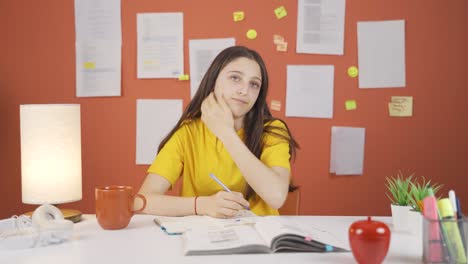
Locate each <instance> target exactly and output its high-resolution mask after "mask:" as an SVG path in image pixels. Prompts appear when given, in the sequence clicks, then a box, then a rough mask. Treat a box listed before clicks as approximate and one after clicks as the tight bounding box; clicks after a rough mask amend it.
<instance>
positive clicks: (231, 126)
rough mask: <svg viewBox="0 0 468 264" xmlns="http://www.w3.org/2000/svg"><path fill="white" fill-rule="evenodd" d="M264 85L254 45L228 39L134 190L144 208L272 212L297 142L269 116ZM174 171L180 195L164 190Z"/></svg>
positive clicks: (176, 212) (286, 183)
mask: <svg viewBox="0 0 468 264" xmlns="http://www.w3.org/2000/svg"><path fill="white" fill-rule="evenodd" d="M267 92H268V74H267V70H266V67H265V63H264V62H263V59H262V58H261V57H260V55H259V54H258V53H257V52H255V51H253V50H250V49H248V48H246V47H241V46H233V47H230V48H227V49H225V50H223V51H222V52H221V53H220V54H218V56H217V57H216V58H215V59H214V61H213V62H212V64H211V66H210V67H209V69H208V70H207V72H206V74H205V76H204V77H203V79H202V81H201V83H200V86H199V89H198V91H197V93H196V94H195V96H194V97H193V99H192V101H191V102H190V104H189V105H188V106H187V108H186V109H185V111H184V113H183V114H182V117H181V118H180V120H179V122H178V123H177V125H176V126H175V127H174V128H173V129H172V131H171V132H170V133H169V134H168V136H167V137H166V138H165V139H164V140H163V141H162V142H161V144H160V145H159V150H158V154H157V156H156V159H155V160H154V162H153V164H152V165H151V166H150V167H149V169H148V175H147V176H146V178H145V180H144V182H143V184H142V186H141V188H140V191H139V193H141V194H143V195H145V196H146V199H147V201H148V203H147V206H146V209H145V211H144V212H145V213H149V214H157V215H167V216H184V215H193V214H199V215H209V216H212V217H219V218H227V217H232V216H234V215H236V214H237V212H238V211H239V210H241V209H243V208H249V207H250V209H251V210H252V212H254V213H255V214H257V215H278V208H280V207H281V206H282V205H283V203H284V201H285V199H286V197H287V193H288V190H289V191H291V190H293V189H294V188H296V187H294V186H292V185H290V159H291V157H293V156H294V154H295V150H296V148H298V144H297V143H296V141H295V140H294V139H293V137H292V135H291V133H290V132H289V130H288V128H287V126H286V124H285V123H284V122H283V121H281V120H279V119H276V118H274V117H273V116H272V115H271V113H270V111H269V109H268V106H267V103H266V96H267ZM210 173H211V174H213V175H215V176H216V177H217V178H218V179H219V180H220V181H221V182H222V183H224V185H226V186H227V187H228V188H229V189H230V190H232V192H228V191H225V190H224V189H223V188H222V186H221V185H220V184H218V183H217V182H216V181H215V180H213V179H212V178H211V177H210ZM180 176H182V177H183V182H182V191H181V196H180V197H176V196H168V195H164V193H165V192H166V191H167V190H168V189H169V188H170V187H171V186H172V185H174V184H175V183H176V181H177V180H178V178H179V177H180ZM288 187H289V188H288ZM138 201H139V199H137V202H138ZM135 208H141V206H140V205H135Z"/></svg>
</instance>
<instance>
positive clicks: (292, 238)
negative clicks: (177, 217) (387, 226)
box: [183, 217, 350, 256]
mask: <svg viewBox="0 0 468 264" xmlns="http://www.w3.org/2000/svg"><path fill="white" fill-rule="evenodd" d="M183 241H184V255H187V256H190V255H219V254H252V253H276V252H349V251H350V250H349V247H348V243H346V242H345V241H340V240H339V239H338V238H337V237H336V236H334V235H333V234H331V233H329V232H327V231H325V230H320V229H317V230H316V231H313V232H311V231H310V230H309V231H307V232H306V231H303V230H301V229H300V228H298V227H297V226H292V225H287V224H284V223H281V222H279V221H276V219H274V218H269V217H260V218H259V219H258V220H257V221H256V223H255V224H252V225H234V226H229V227H222V228H218V229H204V230H203V229H193V230H187V231H186V232H185V233H184V235H183Z"/></svg>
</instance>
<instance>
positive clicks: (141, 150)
mask: <svg viewBox="0 0 468 264" xmlns="http://www.w3.org/2000/svg"><path fill="white" fill-rule="evenodd" d="M181 115H182V100H164V99H162V100H159V99H138V100H137V118H136V119H137V131H136V137H137V138H136V164H151V163H152V162H153V160H154V158H155V157H156V153H157V152H158V147H159V143H161V141H162V140H163V139H164V137H165V136H167V134H168V133H169V132H170V131H171V129H172V128H173V127H174V126H175V125H176V124H177V121H179V118H180V117H181Z"/></svg>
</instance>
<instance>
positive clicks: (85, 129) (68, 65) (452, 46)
mask: <svg viewBox="0 0 468 264" xmlns="http://www.w3.org/2000/svg"><path fill="white" fill-rule="evenodd" d="M280 5H284V6H285V7H286V9H287V11H288V16H287V17H285V18H283V19H282V20H277V19H276V18H275V17H274V15H273V9H274V8H275V7H278V6H280ZM207 7H209V8H207ZM237 10H243V11H245V13H246V19H245V21H243V22H242V23H234V22H232V12H233V11H237ZM180 11H181V12H184V34H185V39H184V54H185V70H186V72H188V69H189V64H188V40H189V39H200V38H222V37H232V36H233V37H235V38H236V40H237V44H241V45H247V46H249V47H251V48H253V49H256V50H258V51H259V52H260V53H261V54H262V55H263V57H264V59H265V60H266V63H267V66H268V68H269V72H270V76H271V93H270V95H269V100H271V99H275V100H281V101H282V102H283V104H284V99H285V94H286V90H285V89H286V87H285V84H286V65H287V64H333V65H335V90H334V91H335V97H334V106H335V107H334V117H333V119H305V118H285V117H284V105H283V108H282V111H281V112H280V113H277V115H278V116H279V117H281V118H284V119H285V120H286V121H287V122H288V124H289V126H290V127H291V129H292V132H293V133H294V135H295V136H296V138H297V140H298V141H299V142H300V144H301V150H300V151H299V155H298V158H297V160H296V162H295V163H294V164H293V174H294V177H295V179H296V182H297V183H298V184H299V185H301V186H302V197H303V199H302V204H301V213H302V214H311V215H389V214H390V209H389V207H390V206H389V201H388V199H387V197H386V196H385V194H384V192H385V187H384V183H385V176H389V175H391V174H394V173H395V172H396V171H397V170H398V169H402V170H403V171H404V172H413V171H414V172H416V173H417V175H424V176H426V177H427V178H431V179H433V181H436V182H440V183H443V184H445V188H444V190H443V191H444V192H446V191H447V190H448V189H450V188H454V189H455V190H456V192H457V193H458V194H459V196H460V198H461V201H462V204H464V205H465V209H466V208H468V193H467V192H466V188H467V186H468V177H467V176H466V173H467V172H468V162H467V161H468V160H467V157H468V153H467V151H468V136H467V132H466V131H467V125H466V116H468V110H467V107H466V105H465V102H466V95H467V92H466V90H467V88H468V86H467V83H468V70H467V69H468V67H467V66H466V63H467V61H468V51H467V50H468V39H467V36H468V27H467V25H468V16H466V13H467V11H468V1H466V0H445V1H440V0H411V1H408V0H392V1H375V0H359V1H358V0H348V1H347V6H346V26H345V47H344V50H345V55H344V56H330V55H313V54H296V53H295V52H294V50H295V45H296V24H297V21H296V16H297V1H286V0H285V1H271V0H262V1H260V0H257V1H255V4H253V2H252V1H247V0H240V1H219V0H198V1H189V0H174V1H161V0H160V1H155V0H140V1H130V0H122V37H123V47H122V96H121V97H113V98H76V97H75V64H74V63H75V48H74V47H75V45H74V41H75V32H74V11H73V1H72V0H69V1H52V0H41V1H37V0H0V36H1V40H0V52H1V57H0V124H1V125H0V126H1V129H0V171H1V172H0V197H1V202H0V209H1V210H0V218H5V217H9V216H11V215H13V214H19V213H22V212H24V211H26V210H31V209H33V208H34V207H33V206H31V205H24V204H22V202H21V168H20V137H19V134H20V133H19V105H20V104H32V103H79V104H81V118H82V145H83V148H82V156H83V199H82V201H79V202H75V203H73V204H70V205H69V207H74V208H77V209H80V210H82V211H83V212H85V213H94V187H95V186H97V185H108V184H127V185H132V186H134V187H136V188H138V187H139V185H140V184H141V182H142V181H143V179H144V177H145V170H146V168H147V166H137V165H135V133H136V120H135V116H136V99H137V98H163V99H177V98H182V99H183V101H184V106H186V105H187V103H188V100H189V97H190V88H189V82H180V81H175V80H168V79H163V80H161V79H150V80H138V79H136V14H137V13H139V12H180ZM391 19H405V20H406V66H407V67H406V73H407V74H406V76H407V81H406V82H407V86H406V88H402V89H370V90H369V89H366V90H362V89H358V87H357V79H351V78H349V77H347V76H346V69H347V67H348V66H351V65H357V37H356V22H357V21H368V20H391ZM249 28H255V29H256V30H257V31H258V33H259V36H258V38H257V39H256V40H253V41H249V40H247V39H246V38H245V37H244V34H245V32H246V31H247V30H248V29H249ZM275 33H276V34H281V35H283V36H284V37H285V38H286V41H287V42H288V43H289V51H288V52H287V53H278V52H276V51H275V46H274V45H273V43H272V36H273V34H275ZM392 95H411V96H413V97H414V117H412V118H389V117H388V114H387V103H388V102H389V101H390V96H392ZM350 98H354V99H356V100H357V102H358V109H357V110H356V111H351V112H347V111H345V110H344V106H343V105H344V101H345V100H346V99H350ZM331 126H359V127H365V128H366V145H365V162H364V174H363V175H362V176H358V177H349V176H347V177H337V176H334V175H330V174H329V173H328V169H329V157H330V128H331ZM464 191H465V192H464ZM467 210H468V209H467ZM465 211H466V210H465Z"/></svg>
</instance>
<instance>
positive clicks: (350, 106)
mask: <svg viewBox="0 0 468 264" xmlns="http://www.w3.org/2000/svg"><path fill="white" fill-rule="evenodd" d="M345 108H346V110H348V111H349V110H355V109H356V108H357V104H356V100H346V102H345Z"/></svg>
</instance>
